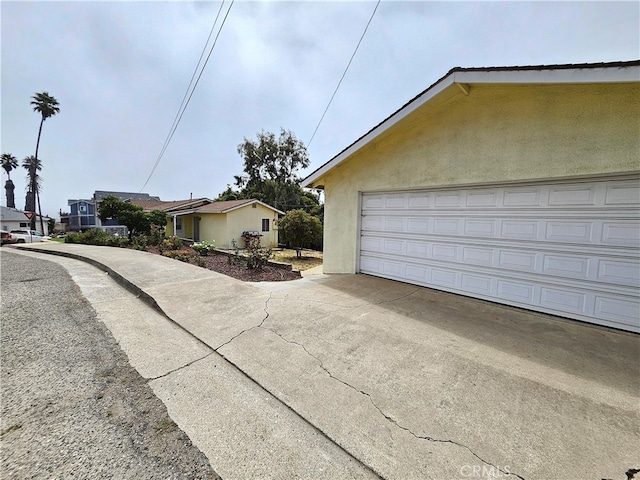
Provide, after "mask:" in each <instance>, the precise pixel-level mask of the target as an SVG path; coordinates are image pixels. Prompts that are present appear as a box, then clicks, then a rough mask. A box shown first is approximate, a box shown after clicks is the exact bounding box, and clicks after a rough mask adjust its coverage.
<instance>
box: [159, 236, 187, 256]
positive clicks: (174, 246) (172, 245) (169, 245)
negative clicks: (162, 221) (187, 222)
mask: <svg viewBox="0 0 640 480" xmlns="http://www.w3.org/2000/svg"><path fill="white" fill-rule="evenodd" d="M181 248H182V239H180V238H179V237H175V236H173V235H172V236H170V237H169V238H165V239H164V240H163V241H162V243H160V244H159V245H158V250H160V253H163V252H166V251H171V250H180V249H181Z"/></svg>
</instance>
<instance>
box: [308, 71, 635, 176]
mask: <svg viewBox="0 0 640 480" xmlns="http://www.w3.org/2000/svg"><path fill="white" fill-rule="evenodd" d="M623 82H624V83H629V82H640V60H632V61H625V62H608V63H578V64H562V65H529V66H513V67H472V68H463V67H455V68H452V69H451V70H449V71H448V72H447V73H446V74H445V75H444V76H443V77H442V78H440V79H439V80H437V81H436V82H435V83H434V84H432V85H431V86H429V87H428V88H427V89H426V90H424V91H422V92H420V93H419V94H418V95H416V96H415V97H414V98H412V99H411V100H409V101H408V102H407V103H405V104H404V105H403V106H402V107H400V108H399V109H398V110H396V111H395V112H394V113H392V114H391V115H389V116H388V117H387V118H385V119H384V120H383V121H382V122H380V123H379V124H378V125H376V126H375V127H373V128H372V129H371V130H369V131H368V132H367V133H365V134H364V135H363V136H361V137H360V138H358V139H357V140H356V141H355V142H353V143H352V144H351V145H349V146H347V147H346V148H345V149H344V150H342V151H341V152H339V153H338V154H337V155H336V156H334V157H333V158H332V159H330V160H329V161H328V162H326V163H325V164H324V165H322V166H320V167H319V168H317V169H316V170H314V171H313V172H311V174H309V175H308V176H307V177H306V178H305V179H303V180H302V182H301V185H302V186H303V187H308V188H322V187H323V185H314V184H315V182H316V181H317V180H319V179H320V178H321V177H322V176H323V175H324V174H325V173H327V172H328V171H329V170H331V169H333V168H334V167H336V166H337V165H339V164H340V163H342V162H343V161H344V160H345V159H346V158H348V157H349V156H351V155H352V154H353V153H355V152H356V151H358V150H360V149H361V148H362V147H364V146H365V145H367V144H369V143H370V142H372V141H373V140H375V139H376V138H377V137H378V136H380V135H381V134H383V133H384V132H385V131H387V130H388V129H389V128H391V127H392V126H393V125H395V124H397V123H398V122H399V121H401V120H402V119H404V118H405V117H406V116H407V115H409V114H410V113H412V112H413V111H415V110H416V109H418V108H419V107H421V106H422V105H424V104H426V103H428V102H429V100H431V99H432V98H434V97H436V96H437V95H438V94H439V93H441V92H442V91H443V90H445V89H447V88H448V87H450V86H452V85H454V84H456V85H458V87H459V88H460V90H461V91H462V92H463V93H464V94H465V95H469V88H470V85H473V84H475V85H480V84H522V85H525V84H562V83H564V84H579V83H623Z"/></svg>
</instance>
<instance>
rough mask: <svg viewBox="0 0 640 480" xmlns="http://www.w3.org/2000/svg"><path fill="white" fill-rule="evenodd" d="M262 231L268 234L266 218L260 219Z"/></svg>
mask: <svg viewBox="0 0 640 480" xmlns="http://www.w3.org/2000/svg"><path fill="white" fill-rule="evenodd" d="M262 231H263V232H268V231H269V219H268V218H263V219H262Z"/></svg>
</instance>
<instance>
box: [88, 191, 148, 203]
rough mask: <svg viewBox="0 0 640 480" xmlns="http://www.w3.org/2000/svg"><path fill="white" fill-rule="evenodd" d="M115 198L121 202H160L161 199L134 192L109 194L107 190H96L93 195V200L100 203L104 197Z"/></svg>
mask: <svg viewBox="0 0 640 480" xmlns="http://www.w3.org/2000/svg"><path fill="white" fill-rule="evenodd" d="M110 195H111V196H114V197H116V198H119V199H120V200H122V201H123V202H124V201H127V200H158V201H159V200H160V197H152V196H151V195H149V194H148V193H133V192H109V191H106V190H96V191H95V192H94V194H93V198H94V199H95V201H96V202H100V201H101V200H102V199H103V198H104V197H108V196H110Z"/></svg>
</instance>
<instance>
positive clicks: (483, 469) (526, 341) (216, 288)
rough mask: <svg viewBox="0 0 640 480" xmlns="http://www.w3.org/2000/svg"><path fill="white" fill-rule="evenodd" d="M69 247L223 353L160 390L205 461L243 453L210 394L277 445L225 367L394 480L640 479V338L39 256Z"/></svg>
mask: <svg viewBox="0 0 640 480" xmlns="http://www.w3.org/2000/svg"><path fill="white" fill-rule="evenodd" d="M66 247H74V251H75V252H80V251H82V252H83V255H86V256H88V257H91V258H93V259H94V260H95V261H98V260H99V261H102V262H106V263H108V264H109V265H110V266H112V268H114V269H117V271H118V272H119V273H120V274H122V275H123V276H124V277H125V278H127V279H129V280H131V281H136V282H137V280H136V279H137V277H138V276H140V281H139V286H141V288H142V289H143V290H144V292H145V293H146V294H148V295H150V296H151V297H152V298H153V299H155V300H156V302H157V304H158V305H159V306H160V308H162V310H163V311H164V312H165V313H166V314H167V315H168V316H169V317H170V318H171V319H172V320H174V321H175V322H176V323H177V324H179V325H180V326H181V327H183V328H184V329H185V330H187V331H188V332H190V333H191V334H192V335H194V336H195V337H197V338H198V339H199V340H200V341H201V342H203V343H204V344H205V345H206V347H207V348H210V349H216V350H217V352H218V353H211V354H209V355H207V357H206V358H205V359H201V360H196V361H193V362H192V364H191V365H190V366H188V367H187V368H178V369H176V370H175V371H172V372H171V373H169V370H167V369H165V371H166V374H165V375H163V376H162V377H161V378H159V379H158V380H153V381H152V383H153V384H154V385H155V386H156V388H157V394H158V395H159V396H160V397H161V398H163V399H164V400H165V401H166V402H167V404H168V405H171V407H170V408H169V410H170V412H172V411H173V412H174V413H175V415H176V417H178V418H183V419H184V423H183V425H184V428H185V431H187V433H189V432H191V433H189V435H190V437H191V436H192V435H193V436H194V437H196V438H198V442H201V443H202V444H203V445H205V446H206V445H208V442H209V443H210V442H211V438H213V437H215V438H223V437H224V441H225V442H230V443H233V439H232V438H229V437H228V436H225V434H226V430H227V429H231V430H233V429H235V428H237V426H236V425H235V424H233V423H231V422H229V423H226V424H224V425H222V424H218V425H217V426H216V427H215V428H214V427H212V426H211V425H212V424H211V423H209V422H213V421H214V420H211V419H209V418H208V417H209V415H207V413H206V412H207V411H210V410H211V408H215V409H223V410H224V411H225V415H227V414H228V415H231V411H230V410H226V409H225V408H226V407H225V405H222V404H219V403H218V399H216V398H214V397H215V391H213V390H210V389H209V383H211V384H212V385H214V386H215V387H213V388H214V389H218V388H219V389H221V390H222V391H225V390H226V393H225V395H227V398H233V399H234V402H236V403H238V405H239V406H240V407H241V410H242V411H243V415H246V416H247V417H246V421H247V422H249V423H250V422H256V428H255V429H254V435H256V434H257V432H258V431H260V432H262V434H264V436H265V438H270V437H271V436H273V435H276V433H275V431H273V430H272V428H273V425H272V422H271V423H269V421H268V419H267V418H265V417H263V416H260V415H257V412H255V411H252V410H251V409H250V408H249V405H247V402H246V398H244V397H243V396H242V395H240V394H238V393H233V392H232V390H233V389H230V386H229V385H227V384H226V383H225V382H227V381H229V379H230V378H232V377H230V376H228V375H227V374H225V375H222V376H216V375H218V373H219V372H220V370H216V369H219V368H220V362H222V364H225V362H224V360H225V359H227V360H228V362H230V363H231V364H233V365H235V366H236V367H237V368H236V369H233V371H234V372H236V373H235V374H234V375H236V374H237V375H240V377H242V378H243V379H244V380H242V382H244V381H248V382H249V383H250V384H252V385H257V386H259V387H260V388H259V391H262V392H263V394H264V395H266V397H264V398H267V397H268V398H271V399H272V400H273V401H276V399H277V403H280V404H281V405H282V406H284V407H285V410H283V412H284V411H289V412H295V413H296V414H297V415H296V418H300V419H304V422H303V423H305V422H306V423H307V424H308V425H312V426H313V428H314V429H316V430H314V431H315V432H316V435H318V436H321V437H323V438H325V439H329V440H330V441H331V442H334V444H335V445H337V446H339V447H340V448H338V447H336V448H338V450H337V451H342V452H348V456H350V458H351V459H352V461H353V462H355V463H358V464H361V465H366V466H367V467H368V468H369V469H370V471H369V474H370V473H371V472H375V474H377V475H379V476H380V477H383V478H388V479H392V478H398V479H413V478H420V479H422V478H427V479H428V478H434V479H442V478H449V479H463V478H490V476H489V474H490V473H491V472H493V474H494V476H495V475H501V476H502V477H506V478H509V477H511V478H521V479H525V478H526V479H527V480H532V479H536V478H541V479H546V478H576V479H578V478H580V479H582V478H615V476H616V475H617V473H618V472H621V471H627V470H629V469H630V468H631V469H632V468H635V467H637V466H638V465H640V455H639V454H638V449H637V448H635V447H636V446H637V445H638V444H640V422H639V415H638V413H639V412H638V410H639V409H638V405H639V404H640V395H639V387H638V378H640V341H639V339H640V337H639V336H637V335H633V334H628V333H623V332H615V331H610V330H607V329H604V328H599V327H593V326H589V325H583V324H580V323H578V322H572V321H568V320H563V319H559V318H556V317H551V316H547V315H542V314H536V313H530V312H526V311H522V310H518V309H513V308H509V307H504V306H499V305H493V304H490V303H487V302H482V301H477V300H472V299H467V298H463V297H458V296H455V295H450V294H446V293H443V292H434V291H430V290H428V289H422V288H417V287H414V286H411V285H405V284H401V283H398V282H392V281H387V280H381V279H377V278H373V277H367V276H361V275H355V276H354V275H335V276H326V275H322V274H321V273H311V274H307V275H305V278H303V279H301V280H298V281H295V282H282V283H278V284H274V283H269V284H246V283H242V282H238V281H235V280H233V279H228V278H226V277H223V276H220V275H216V274H206V273H202V272H200V271H197V272H196V271H195V270H193V268H191V267H190V266H187V265H184V266H185V267H189V268H184V269H182V268H180V265H181V264H180V262H174V263H172V264H168V263H166V261H169V262H172V261H171V260H168V259H161V258H159V259H158V260H157V261H156V260H155V259H153V258H151V257H148V256H145V257H144V261H143V260H142V259H141V257H138V256H136V254H137V253H138V252H121V251H118V250H116V251H115V253H114V255H113V257H116V256H117V257H118V258H117V259H115V258H110V257H111V256H109V255H107V256H105V254H106V253H108V252H109V249H98V250H96V249H91V248H88V249H86V250H84V249H83V250H81V249H77V248H75V247H81V246H66V245H61V246H57V245H56V246H54V247H49V246H42V247H40V248H55V249H59V248H66ZM176 264H177V265H176ZM165 267H166V272H167V275H165V273H164V272H165ZM194 268H195V267H194ZM142 269H144V271H140V270H142ZM153 272H156V274H155V275H154V273H153ZM157 272H162V274H160V275H158V274H157ZM136 284H137V285H138V283H136ZM218 354H219V355H218ZM194 358H195V357H194ZM193 373H197V374H198V375H201V379H200V381H199V382H197V383H190V381H187V380H188V379H189V378H191V374H193ZM229 375H230V374H229ZM233 378H235V376H234V377H233ZM233 382H240V380H238V379H235V380H233ZM258 396H260V395H258ZM192 397H193V398H192ZM251 398H257V397H253V396H251ZM265 401H266V400H265ZM270 401H271V400H270ZM251 402H252V401H249V404H251ZM244 407H247V410H243V409H244ZM274 408H275V407H274ZM231 410H233V409H232V408H231ZM256 415H257V416H256ZM274 415H276V416H277V418H281V417H279V416H278V415H282V414H281V413H278V414H275V413H274ZM172 416H173V414H172ZM199 423H204V424H205V425H203V426H202V427H201V428H199V425H198V424H199ZM179 424H180V423H179ZM181 426H182V425H181ZM212 428H213V430H212ZM301 428H302V427H301ZM219 429H222V430H225V431H224V432H223V431H221V430H219ZM260 435H261V434H260ZM249 437H250V436H249ZM192 439H193V437H192ZM207 439H209V440H207ZM243 441H250V438H247V439H246V440H245V439H244V437H243ZM198 442H196V444H198ZM214 450H215V449H214ZM203 451H204V450H203ZM211 454H212V455H213V456H214V457H215V458H220V454H217V453H215V451H214V452H213V453H211ZM226 454H229V455H232V454H230V453H228V452H227V453H226ZM336 455H337V454H336ZM256 458H258V457H256ZM354 459H357V460H358V461H356V460H354ZM245 460H247V459H244V458H241V461H245ZM221 461H222V460H221ZM224 461H226V459H225V460H224ZM268 461H269V457H268V456H260V457H259V461H257V463H251V461H248V463H249V464H251V468H254V469H256V471H260V467H259V466H258V463H260V462H268ZM291 461H292V462H294V463H295V461H294V459H291ZM212 462H213V461H212ZM359 462H361V463H359ZM567 465H571V466H572V469H571V472H570V474H569V475H570V476H569V477H567V475H568V473H567V469H566V466H567ZM229 468H230V469H232V467H231V466H229ZM296 468H298V467H296ZM262 473H264V471H262ZM288 473H291V472H288ZM476 473H477V475H476ZM255 476H260V475H254V477H255ZM266 476H269V475H266ZM231 477H234V475H231ZM231 477H230V478H231ZM281 478H285V477H281ZM302 478H315V477H314V476H313V475H312V476H310V477H305V476H303V477H302ZM327 478H328V477H327ZM334 478H348V477H347V475H346V474H345V475H344V476H342V475H338V476H336V477H334Z"/></svg>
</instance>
